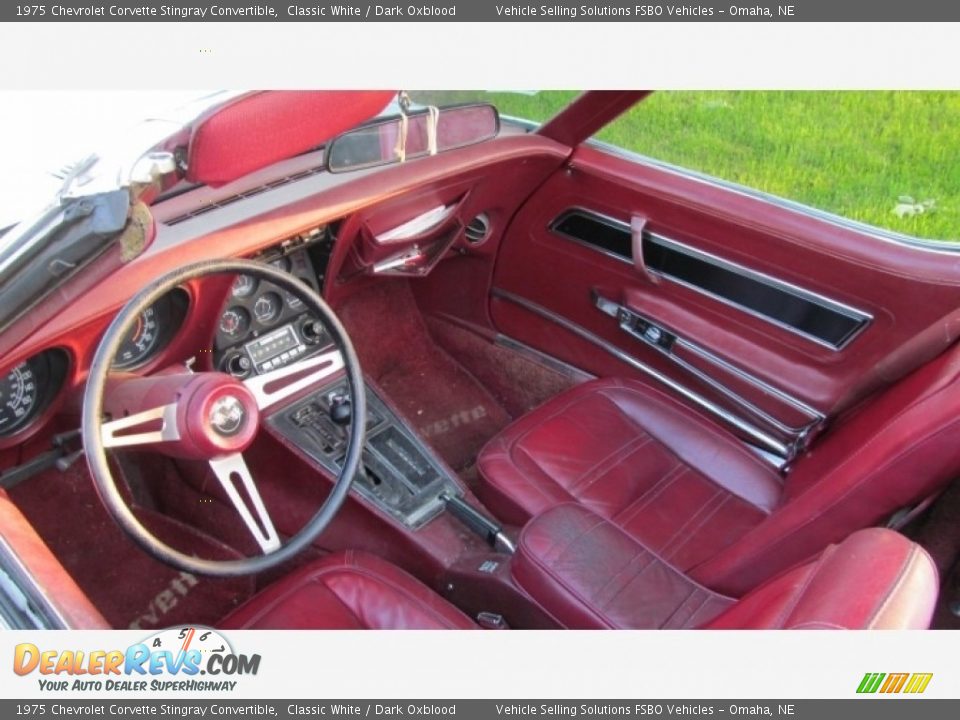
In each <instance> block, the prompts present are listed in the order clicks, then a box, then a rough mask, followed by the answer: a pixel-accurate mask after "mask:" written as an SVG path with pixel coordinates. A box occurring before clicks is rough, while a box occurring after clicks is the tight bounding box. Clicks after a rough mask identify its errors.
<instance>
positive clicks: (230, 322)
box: [220, 306, 250, 338]
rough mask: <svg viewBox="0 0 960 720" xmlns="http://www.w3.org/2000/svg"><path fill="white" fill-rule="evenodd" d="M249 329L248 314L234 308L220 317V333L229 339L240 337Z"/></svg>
mask: <svg viewBox="0 0 960 720" xmlns="http://www.w3.org/2000/svg"><path fill="white" fill-rule="evenodd" d="M249 327H250V313H248V312H247V311H246V310H244V309H243V308H242V307H237V306H234V307H232V308H229V309H227V310H225V311H224V313H223V315H221V316H220V332H222V333H223V334H224V335H226V336H227V337H229V338H238V337H241V336H242V335H243V334H244V333H245V332H247V330H248V329H249Z"/></svg>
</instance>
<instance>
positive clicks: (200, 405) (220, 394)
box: [82, 260, 366, 576]
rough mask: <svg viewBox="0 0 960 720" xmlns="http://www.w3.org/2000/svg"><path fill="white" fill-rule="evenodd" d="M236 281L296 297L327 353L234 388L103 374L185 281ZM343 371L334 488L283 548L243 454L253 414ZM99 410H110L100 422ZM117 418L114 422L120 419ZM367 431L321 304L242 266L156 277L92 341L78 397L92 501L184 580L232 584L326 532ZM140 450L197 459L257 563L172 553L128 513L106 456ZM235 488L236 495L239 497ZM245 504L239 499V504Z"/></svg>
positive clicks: (223, 378)
mask: <svg viewBox="0 0 960 720" xmlns="http://www.w3.org/2000/svg"><path fill="white" fill-rule="evenodd" d="M221 274H244V275H249V276H252V277H254V278H257V279H260V280H267V281H269V282H271V283H273V284H275V285H277V286H279V287H280V288H281V289H282V290H285V291H287V292H289V293H291V294H292V295H294V296H296V297H299V298H300V299H301V300H302V301H303V302H304V304H305V306H306V310H307V311H309V312H311V313H312V314H313V315H314V316H315V317H316V318H318V319H319V320H320V321H321V322H322V323H323V324H324V325H325V327H326V330H327V332H328V334H329V336H330V338H331V339H332V340H333V343H334V349H333V350H331V351H328V352H324V353H321V354H318V355H313V356H311V357H308V358H306V359H304V360H301V361H299V362H295V363H292V364H289V365H286V366H285V367H281V368H279V369H276V370H272V371H271V372H267V373H265V374H263V375H254V376H253V377H251V378H249V379H247V380H245V381H241V380H239V379H237V378H235V377H233V376H232V375H229V374H227V373H221V372H200V373H193V372H190V371H189V370H188V369H187V368H184V372H183V373H179V374H165V373H161V374H158V375H155V376H152V377H144V378H140V377H136V376H132V375H126V374H124V375H113V376H111V366H112V364H113V362H114V358H115V356H116V354H117V350H118V349H119V347H120V344H121V342H122V341H123V338H124V337H125V336H126V334H127V333H128V331H129V330H130V329H131V328H132V327H133V325H134V323H135V322H136V320H137V319H138V318H139V316H140V313H141V312H143V311H144V310H145V309H146V308H148V307H149V306H150V305H152V304H153V303H154V302H156V301H157V300H158V299H159V298H160V297H161V296H163V295H164V294H165V293H167V292H169V291H170V290H172V289H173V288H175V287H177V286H179V285H182V284H183V283H184V282H186V281H188V280H193V279H195V278H200V277H205V276H209V275H221ZM341 369H344V372H345V375H346V378H347V383H348V387H349V390H350V398H351V402H352V406H353V413H352V417H351V420H350V426H349V431H348V439H347V451H346V457H345V459H344V461H343V466H342V468H341V470H340V473H339V475H338V476H337V479H336V482H335V483H334V486H333V489H332V490H331V492H330V494H329V495H328V496H327V499H326V500H325V501H324V503H323V504H322V505H321V507H320V508H319V509H318V510H317V512H316V514H315V515H314V516H313V517H312V518H311V519H310V520H309V521H308V522H307V523H306V524H305V525H304V526H303V527H302V528H301V529H300V531H299V532H297V534H295V535H294V536H293V537H291V538H288V539H287V541H286V542H285V543H281V541H280V539H279V536H278V534H277V532H276V530H275V528H274V524H273V521H272V520H271V518H270V514H269V512H268V511H267V508H266V506H265V505H264V503H263V500H262V499H261V496H260V493H259V491H258V489H257V485H256V483H255V482H254V480H253V478H252V476H251V474H250V471H249V469H248V468H247V464H246V462H245V460H244V458H243V450H245V449H246V448H247V447H248V446H249V445H250V443H251V442H252V441H253V439H254V437H255V436H256V433H257V429H258V427H259V423H260V413H261V412H263V411H265V410H267V409H269V408H271V407H272V406H275V405H276V404H277V403H278V402H280V401H282V400H284V399H286V398H289V397H291V396H293V395H295V394H296V393H299V392H301V391H303V390H305V389H307V388H309V387H311V386H313V385H315V384H316V383H319V382H320V381H322V380H323V379H325V378H328V377H330V376H332V375H334V374H335V373H337V372H339V371H340V370H341ZM105 396H106V400H107V402H106V405H107V406H110V408H111V409H115V411H114V415H113V417H112V418H111V419H109V420H108V421H106V422H104V418H103V415H104V409H105ZM117 415H122V417H118V416H117ZM365 427H366V397H365V394H364V384H363V375H362V372H361V369H360V362H359V360H358V359H357V355H356V352H355V351H354V349H353V345H352V344H351V343H350V339H349V338H348V337H347V334H346V331H345V330H344V329H343V326H342V325H341V324H340V321H339V320H338V319H337V317H336V315H334V313H333V311H332V310H331V309H330V307H329V306H328V305H327V304H326V303H325V302H324V301H323V299H322V298H321V297H320V296H319V295H317V293H316V292H314V291H313V289H312V288H309V287H307V286H306V285H304V284H303V283H302V282H301V281H299V280H297V279H296V278H294V277H293V276H291V275H288V274H287V273H285V272H282V271H280V270H278V269H276V268H273V267H271V266H269V265H266V264H262V263H258V262H253V261H250V260H212V261H204V262H199V263H196V264H192V265H188V266H185V267H183V268H180V269H178V270H175V271H173V272H171V273H169V274H167V275H164V276H163V277H161V278H160V279H158V280H157V281H155V282H154V283H152V284H151V285H148V286H147V287H146V288H144V289H143V290H142V291H140V292H139V293H137V294H136V295H135V296H134V297H133V298H132V299H131V300H130V301H129V302H128V303H127V304H126V305H125V306H124V307H123V309H121V310H120V312H119V313H118V314H117V316H116V317H115V318H114V320H113V322H112V323H111V324H110V326H109V327H108V328H107V331H106V333H105V334H104V336H103V338H102V339H101V340H100V345H99V347H98V348H97V352H96V355H95V356H94V358H93V363H92V365H91V366H90V373H89V375H88V377H87V385H86V390H85V392H84V396H83V413H82V435H83V446H84V449H85V450H86V459H87V466H88V467H89V469H90V474H91V476H92V477H93V482H94V486H95V488H96V490H97V493H98V495H99V496H100V499H101V500H102V501H103V503H104V505H105V506H106V508H107V510H108V512H109V513H110V515H111V516H112V517H113V519H114V520H116V521H117V523H118V524H119V525H120V527H121V528H123V530H125V531H126V532H127V533H128V534H129V535H130V537H131V538H133V540H134V541H135V542H136V543H137V544H138V545H140V547H142V548H143V549H144V550H146V551H147V552H148V553H149V554H151V555H153V556H154V557H155V558H157V559H158V560H161V561H163V562H166V563H168V564H170V565H173V566H174V567H176V568H178V569H181V570H186V571H188V572H192V573H198V574H202V575H214V576H234V575H244V574H251V573H258V572H261V571H263V570H266V569H267V568H271V567H274V566H276V565H279V564H280V563H283V562H285V561H286V560H289V559H290V558H291V557H293V556H294V555H296V554H297V553H298V552H300V551H301V550H303V549H304V548H306V547H307V546H308V545H310V543H312V542H313V540H314V539H315V538H316V537H317V536H318V535H320V533H322V532H323V531H324V529H325V528H326V527H327V525H329V524H330V521H331V520H332V519H333V517H334V515H335V514H336V513H337V511H338V510H339V509H340V507H341V506H342V505H343V502H344V500H345V499H346V497H347V494H348V492H349V490H350V485H351V483H352V482H353V479H354V476H355V475H356V473H357V470H358V468H359V466H360V459H361V453H362V450H363V437H364V429H365ZM134 446H141V447H142V448H144V449H150V450H155V451H157V452H161V453H164V454H167V455H170V456H173V457H181V458H190V459H194V460H205V461H207V462H208V463H209V465H210V468H211V469H212V470H213V473H214V474H215V475H216V477H217V479H218V480H219V481H220V484H221V485H222V487H223V489H224V492H225V493H226V495H227V497H228V498H229V499H230V501H231V503H232V505H233V506H234V508H235V509H236V511H237V513H238V514H239V515H240V517H241V519H242V520H243V522H244V524H245V525H246V527H247V528H248V529H249V531H250V532H251V533H252V534H253V536H254V538H255V539H256V541H257V543H258V544H259V546H260V548H261V550H262V551H263V554H262V555H258V556H253V557H245V558H242V559H235V560H208V559H203V558H197V557H194V556H192V555H187V554H185V553H183V552H180V551H178V550H176V549H174V548H172V547H170V546H169V545H167V544H166V543H164V542H162V541H161V540H160V539H158V538H157V537H156V536H155V535H154V534H153V533H151V532H150V531H149V530H148V529H147V528H146V527H145V526H144V525H143V524H142V523H141V522H140V521H139V520H138V519H137V517H136V516H135V515H134V513H133V511H132V510H131V508H130V506H129V505H128V504H127V502H126V500H125V499H124V496H123V494H122V493H121V492H120V489H119V487H118V486H117V482H116V479H115V478H114V476H113V473H112V471H111V469H110V465H109V463H108V462H107V455H106V452H105V450H106V449H107V448H124V447H134ZM238 483H239V485H240V486H241V487H242V490H243V493H241V492H240V490H239V489H238ZM244 496H245V497H244Z"/></svg>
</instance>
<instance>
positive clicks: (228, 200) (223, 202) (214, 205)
mask: <svg viewBox="0 0 960 720" xmlns="http://www.w3.org/2000/svg"><path fill="white" fill-rule="evenodd" d="M323 170H324V167H323V165H320V166H319V167H315V168H310V169H309V170H304V171H302V172H298V173H294V174H293V175H287V176H286V177H282V178H279V179H277V180H274V181H273V182H269V183H267V184H266V185H260V186H259V187H255V188H250V189H249V190H244V191H243V192H240V193H237V194H236V195H229V196H227V197H225V198H220V199H219V200H211V201H209V202H206V203H204V204H203V205H201V206H200V207H198V208H196V209H194V210H190V211H189V212H185V213H183V214H182V215H177V216H176V217H174V218H170V219H169V220H167V221H166V222H165V223H164V224H165V225H177V224H178V223H182V222H184V221H186V220H190V219H191V218H195V217H199V216H200V215H204V214H206V213H208V212H212V211H214V210H219V209H220V208H223V207H226V206H227V205H231V204H233V203H235V202H237V201H238V200H245V199H246V198H251V197H253V196H254V195H259V194H260V193H264V192H267V191H268V190H274V189H276V188H278V187H282V186H284V185H289V184H290V183H295V182H297V181H298V180H303V179H304V178H308V177H310V176H311V175H317V174H319V173H322V172H323Z"/></svg>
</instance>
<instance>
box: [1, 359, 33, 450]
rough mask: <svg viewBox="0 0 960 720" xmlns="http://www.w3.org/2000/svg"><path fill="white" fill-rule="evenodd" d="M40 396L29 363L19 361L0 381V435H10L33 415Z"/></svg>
mask: <svg viewBox="0 0 960 720" xmlns="http://www.w3.org/2000/svg"><path fill="white" fill-rule="evenodd" d="M39 397H40V390H39V385H38V383H37V377H36V375H35V373H34V371H33V368H32V367H31V366H30V363H26V362H24V363H20V364H19V365H17V367H15V368H14V369H13V370H11V371H10V372H9V373H7V376H6V377H4V378H3V380H2V381H0V435H10V434H11V433H13V432H16V431H17V430H18V429H19V428H20V427H22V426H23V425H24V424H25V423H26V422H27V420H29V419H30V418H31V417H33V415H34V411H35V410H36V409H37V408H38V406H39V403H38V400H39Z"/></svg>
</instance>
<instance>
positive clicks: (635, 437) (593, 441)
mask: <svg viewBox="0 0 960 720" xmlns="http://www.w3.org/2000/svg"><path fill="white" fill-rule="evenodd" d="M958 378H960V350H953V351H950V352H948V353H945V354H944V355H942V356H941V357H939V358H937V359H936V360H934V361H933V362H931V363H929V364H928V365H926V366H925V367H924V368H922V369H921V370H920V371H917V372H916V373H914V374H913V375H911V376H909V377H907V378H906V379H904V380H902V381H900V382H899V383H897V384H896V385H895V386H893V387H892V388H891V389H889V390H887V391H886V392H885V393H883V394H882V395H880V396H879V397H878V398H877V399H875V400H873V401H871V402H870V403H868V404H866V405H864V406H863V407H862V408H861V409H860V410H858V411H857V412H856V413H855V414H853V415H851V417H849V418H847V419H844V420H843V421H842V422H838V423H836V425H835V427H834V428H832V429H831V430H830V432H829V433H827V434H825V435H824V436H823V437H822V438H820V439H819V440H818V441H817V442H816V444H815V446H814V447H813V448H812V449H811V450H810V451H809V452H807V453H806V454H804V455H802V456H800V457H798V458H797V459H796V460H795V461H794V462H793V464H792V467H791V469H790V471H789V473H788V474H787V475H786V476H785V477H784V476H781V474H780V473H779V472H778V471H776V470H775V469H774V468H773V467H772V466H771V465H770V464H768V463H766V462H765V461H763V460H761V459H760V458H759V456H757V455H756V454H755V453H753V452H752V451H751V450H749V449H748V448H747V447H746V446H745V445H744V444H743V443H741V442H740V441H739V440H738V439H736V438H735V437H734V436H733V435H732V434H730V433H728V432H727V431H726V430H725V429H723V428H721V427H720V426H718V425H716V424H715V423H712V422H709V421H707V420H706V419H705V418H704V417H703V416H702V415H700V414H698V413H697V412H695V411H693V410H692V409H690V408H689V407H688V406H687V405H685V404H683V402H682V401H680V400H679V399H677V398H676V397H675V396H674V395H672V394H668V393H667V392H666V391H663V390H660V389H658V388H656V387H652V386H650V385H647V384H645V383H642V382H637V381H631V380H624V379H616V378H613V379H604V380H597V381H593V382H589V383H584V384H583V385H580V386H578V387H576V388H573V389H572V390H570V391H568V392H566V393H564V394H562V395H560V396H558V397H556V398H554V399H553V400H551V401H549V402H548V403H546V404H544V405H543V406H541V407H539V408H537V409H536V410H534V411H533V412H531V413H529V414H528V415H526V416H524V417H522V418H520V419H519V420H517V421H516V422H514V423H513V424H512V425H510V426H509V427H507V428H506V429H505V430H504V431H502V432H501V433H500V435H499V436H497V437H495V438H494V439H493V440H492V441H491V442H490V443H489V444H488V445H487V446H486V447H485V448H484V449H483V451H482V452H481V453H480V457H479V459H478V468H479V470H480V477H481V483H480V487H479V489H478V495H480V497H481V499H482V500H483V501H484V503H485V504H487V506H488V507H489V508H490V509H491V510H493V511H494V513H495V514H497V515H498V516H499V517H500V518H501V519H502V520H504V521H506V522H511V523H514V524H518V525H522V524H524V523H525V522H527V521H528V520H529V519H530V518H531V517H533V516H535V515H538V514H539V513H542V512H544V511H545V510H548V509H549V508H551V507H554V506H556V505H558V504H561V503H565V502H571V501H574V502H577V503H580V504H581V505H583V506H584V507H585V508H588V509H590V510H592V511H593V512H595V513H597V514H598V515H600V516H601V517H603V518H605V519H607V520H609V521H610V522H612V523H614V524H615V525H617V526H619V527H620V528H621V529H623V531H624V532H625V533H627V535H629V536H630V537H631V538H633V539H634V540H637V541H639V542H641V543H642V544H643V545H644V546H646V547H648V548H649V549H650V550H651V551H653V552H655V553H657V554H658V555H660V556H661V557H662V558H663V559H664V560H666V561H668V562H670V563H671V564H672V565H673V566H675V567H677V568H679V569H681V570H683V571H684V572H686V573H687V574H689V575H690V576H691V577H692V578H693V579H694V580H696V581H697V582H699V583H701V584H703V585H704V586H706V587H709V588H710V589H711V590H714V591H717V592H720V593H724V594H726V595H730V596H740V595H743V594H744V593H745V592H746V591H748V590H750V589H751V588H753V587H756V586H757V585H758V584H759V583H760V582H762V581H763V580H765V579H766V578H769V577H771V576H773V575H775V574H776V573H778V572H781V571H782V570H784V569H785V568H788V567H790V566H792V565H795V564H797V563H799V562H802V561H805V560H807V559H809V558H811V557H814V556H815V555H817V554H818V553H819V552H820V551H822V550H823V548H825V547H826V546H827V545H829V544H830V543H832V542H838V541H839V540H842V539H843V538H845V537H847V536H848V535H849V534H851V533H852V532H854V531H855V530H858V529H861V528H864V527H869V526H871V525H875V524H878V523H880V522H882V521H884V520H885V519H887V518H888V517H890V515H892V514H893V513H894V512H896V511H897V510H899V509H900V508H903V507H906V506H909V505H912V504H914V503H916V502H918V501H920V500H922V499H924V498H925V497H928V496H929V495H930V494H932V493H934V492H936V491H937V490H938V489H940V488H942V487H943V486H945V485H946V484H947V483H948V482H949V481H950V480H951V479H953V477H955V476H956V474H957V473H958V470H960V443H958V442H956V437H957V436H958V434H960V382H958Z"/></svg>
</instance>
